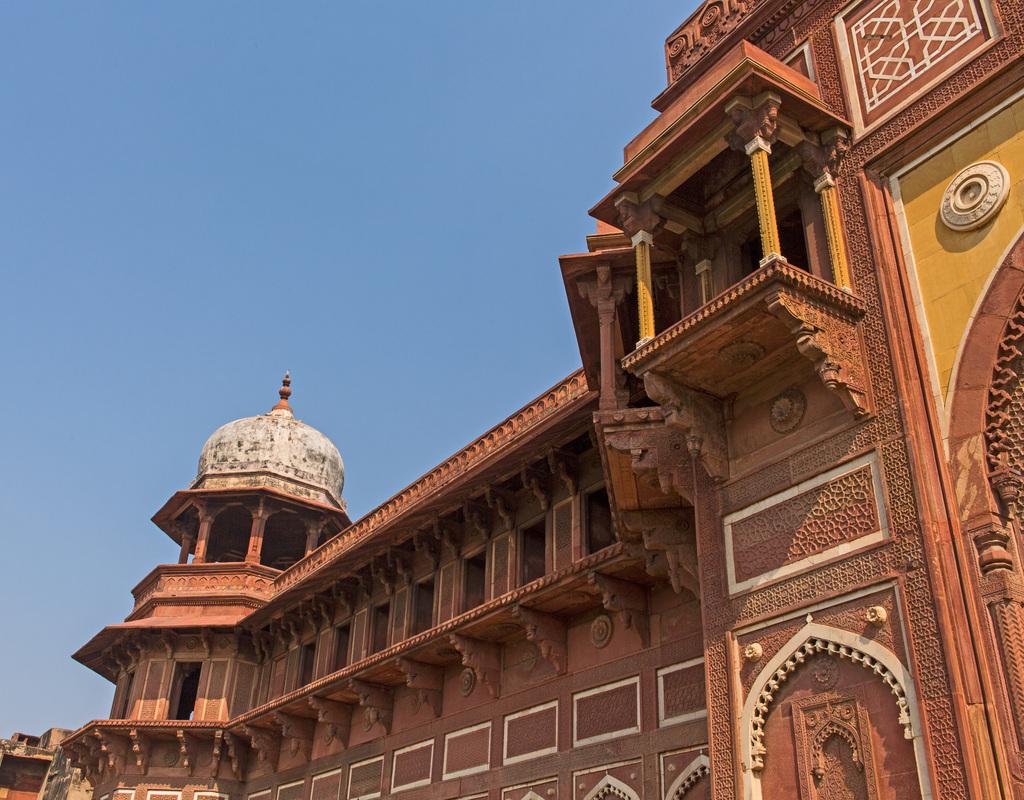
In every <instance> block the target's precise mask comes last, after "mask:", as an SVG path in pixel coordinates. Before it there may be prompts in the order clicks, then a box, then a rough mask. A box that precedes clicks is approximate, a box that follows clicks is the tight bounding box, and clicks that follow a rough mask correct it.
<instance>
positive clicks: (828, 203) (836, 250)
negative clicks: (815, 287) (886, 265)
mask: <svg viewBox="0 0 1024 800" xmlns="http://www.w3.org/2000/svg"><path fill="white" fill-rule="evenodd" d="M814 191H816V192H817V193H818V197H820V198H821V213H822V216H823V217H824V218H825V238H826V239H827V240H828V255H829V259H830V260H831V262H832V280H833V281H835V284H836V286H838V287H839V288H840V289H845V290H846V291H850V290H851V289H852V288H853V286H852V284H851V283H850V265H849V263H848V262H847V260H846V237H845V236H844V235H843V220H842V218H841V217H840V216H839V190H838V189H836V182H835V181H834V180H833V179H832V176H831V175H830V174H829V173H828V172H825V173H823V174H822V175H821V177H819V178H818V179H817V180H815V181H814Z"/></svg>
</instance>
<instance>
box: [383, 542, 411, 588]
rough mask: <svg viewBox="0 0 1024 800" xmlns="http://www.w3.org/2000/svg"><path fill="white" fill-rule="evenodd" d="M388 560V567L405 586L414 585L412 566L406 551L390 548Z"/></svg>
mask: <svg viewBox="0 0 1024 800" xmlns="http://www.w3.org/2000/svg"><path fill="white" fill-rule="evenodd" d="M387 559H388V567H389V568H390V569H391V571H392V572H393V573H394V575H395V576H396V577H397V579H398V581H399V582H400V583H401V584H402V585H403V586H408V585H409V584H410V583H412V564H411V563H410V560H409V555H408V553H407V552H406V551H402V550H398V549H396V548H393V547H392V548H388V552H387Z"/></svg>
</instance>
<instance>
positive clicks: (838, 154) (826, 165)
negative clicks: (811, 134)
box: [797, 128, 850, 188]
mask: <svg viewBox="0 0 1024 800" xmlns="http://www.w3.org/2000/svg"><path fill="white" fill-rule="evenodd" d="M815 138H816V139H817V141H812V140H811V139H804V140H803V141H802V142H800V144H798V145H797V152H798V153H799V154H800V161H801V166H802V167H803V169H804V171H805V172H807V174H808V175H810V176H811V178H812V179H813V180H814V182H815V184H816V186H815V188H817V184H818V182H819V181H821V180H828V181H833V182H834V181H835V179H836V178H837V177H838V176H839V171H840V169H841V168H842V163H843V159H844V158H845V157H846V154H847V152H849V150H850V132H849V131H848V130H846V129H845V128H830V129H828V130H827V131H823V132H822V133H821V134H819V135H818V136H817V137H815Z"/></svg>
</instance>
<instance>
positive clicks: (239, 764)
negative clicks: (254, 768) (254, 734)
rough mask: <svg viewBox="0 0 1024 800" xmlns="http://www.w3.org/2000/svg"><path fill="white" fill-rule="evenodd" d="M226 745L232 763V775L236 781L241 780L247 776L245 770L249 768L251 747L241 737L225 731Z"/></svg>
mask: <svg viewBox="0 0 1024 800" xmlns="http://www.w3.org/2000/svg"><path fill="white" fill-rule="evenodd" d="M224 743H225V744H226V745H227V748H228V760H229V761H230V762H231V774H232V775H234V776H235V780H241V779H242V776H243V775H244V774H245V768H246V766H247V761H248V756H249V746H248V745H247V744H246V742H245V741H244V740H243V739H242V737H241V736H238V735H237V734H234V733H231V732H230V731H225V733H224Z"/></svg>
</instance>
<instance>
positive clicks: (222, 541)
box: [206, 506, 252, 563]
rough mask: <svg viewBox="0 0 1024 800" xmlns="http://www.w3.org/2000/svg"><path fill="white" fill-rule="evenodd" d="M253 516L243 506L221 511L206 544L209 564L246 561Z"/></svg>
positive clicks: (230, 507) (211, 528)
mask: <svg viewBox="0 0 1024 800" xmlns="http://www.w3.org/2000/svg"><path fill="white" fill-rule="evenodd" d="M251 531H252V516H251V515H250V514H249V512H248V511H246V510H245V509H244V508H242V506H229V507H228V508H225V509H224V510H223V511H221V512H220V513H219V514H218V515H217V518H216V519H214V521H213V525H211V526H210V533H209V538H208V539H207V542H206V560H207V561H209V562H218V563H223V562H234V561H245V553H246V550H248V549H249V534H250V532H251Z"/></svg>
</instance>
